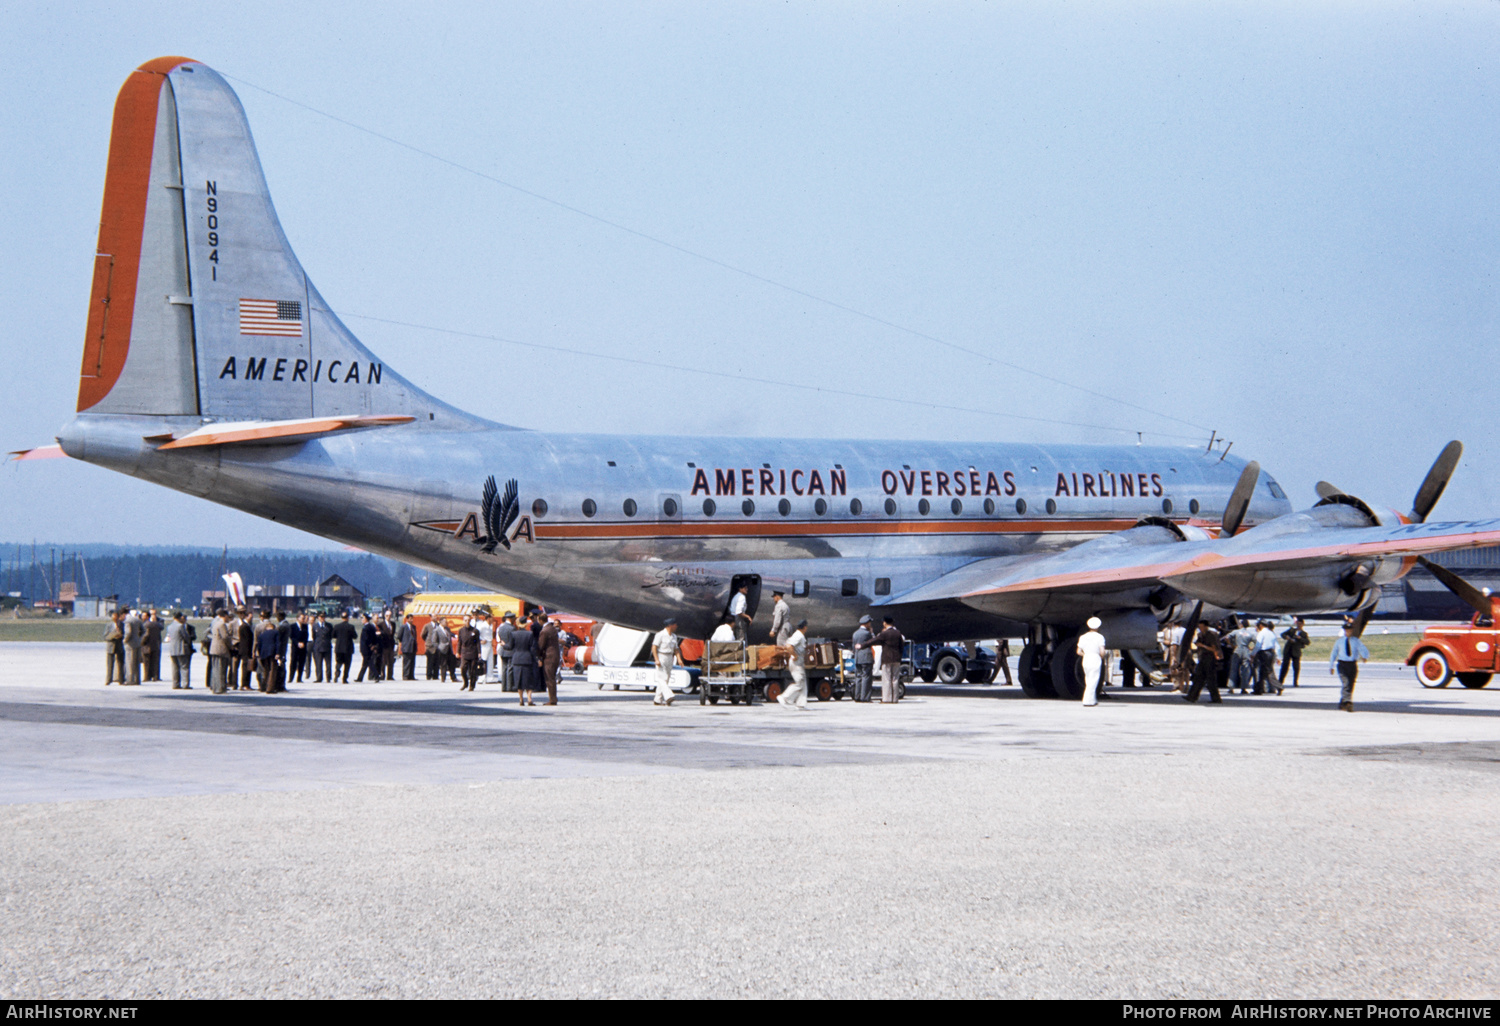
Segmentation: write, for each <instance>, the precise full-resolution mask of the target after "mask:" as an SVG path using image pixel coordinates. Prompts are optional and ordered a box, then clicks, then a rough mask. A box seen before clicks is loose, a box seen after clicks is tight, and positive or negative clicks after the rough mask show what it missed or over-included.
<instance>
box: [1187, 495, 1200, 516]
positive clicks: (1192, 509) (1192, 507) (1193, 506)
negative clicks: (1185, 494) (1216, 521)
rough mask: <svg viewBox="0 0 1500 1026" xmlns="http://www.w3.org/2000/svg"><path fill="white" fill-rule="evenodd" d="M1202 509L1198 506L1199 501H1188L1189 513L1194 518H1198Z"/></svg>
mask: <svg viewBox="0 0 1500 1026" xmlns="http://www.w3.org/2000/svg"><path fill="white" fill-rule="evenodd" d="M1202 508H1203V507H1201V506H1199V505H1198V500H1197V499H1189V500H1188V512H1189V513H1191V514H1193V516H1197V515H1198V510H1200V509H1202Z"/></svg>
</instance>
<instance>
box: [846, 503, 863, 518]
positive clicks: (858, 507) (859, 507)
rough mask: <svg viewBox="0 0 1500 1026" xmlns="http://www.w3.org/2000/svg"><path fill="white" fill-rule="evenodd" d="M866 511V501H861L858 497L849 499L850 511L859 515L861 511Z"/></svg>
mask: <svg viewBox="0 0 1500 1026" xmlns="http://www.w3.org/2000/svg"><path fill="white" fill-rule="evenodd" d="M864 511H865V504H864V503H862V502H860V501H859V500H858V499H850V500H849V512H850V514H851V515H853V516H856V517H857V516H859V515H860V514H861V513H863V512H864Z"/></svg>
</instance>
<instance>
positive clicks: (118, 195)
mask: <svg viewBox="0 0 1500 1026" xmlns="http://www.w3.org/2000/svg"><path fill="white" fill-rule="evenodd" d="M188 61H189V59H188V58H187V57H158V58H156V59H155V60H151V61H147V62H146V63H145V64H142V65H141V66H140V67H139V68H137V69H136V70H135V71H132V72H131V73H130V77H129V78H127V79H126V80H125V84H124V85H123V86H121V87H120V94H119V96H117V97H116V98H115V113H114V122H113V125H112V126H111V128H110V134H109V163H108V164H107V165H106V169H105V172H104V204H103V207H102V209H101V210H100V212H99V242H98V245H96V246H95V247H94V253H95V256H94V282H93V287H92V289H91V291H90V295H89V314H88V328H87V330H86V332H85V335H84V343H83V366H82V368H81V370H80V372H79V379H78V411H79V412H80V413H82V412H83V411H84V410H87V409H88V408H89V407H91V406H96V405H98V403H99V402H100V401H101V400H102V399H103V398H104V397H105V396H107V395H109V392H110V389H112V388H114V387H115V382H116V381H118V380H119V379H120V372H121V371H122V370H124V369H125V357H126V354H128V353H129V351H130V326H131V321H132V320H133V318H134V315H135V288H136V282H137V279H138V278H139V275H140V264H141V237H142V235H143V234H144V232H145V229H146V197H147V195H148V193H149V192H150V188H151V151H152V149H153V148H154V147H155V145H156V111H157V106H158V104H159V102H160V99H161V88H162V84H163V83H164V82H165V81H166V73H167V72H169V71H171V70H172V69H173V68H175V67H177V66H178V65H179V64H186V63H188Z"/></svg>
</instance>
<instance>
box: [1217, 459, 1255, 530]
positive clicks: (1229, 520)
mask: <svg viewBox="0 0 1500 1026" xmlns="http://www.w3.org/2000/svg"><path fill="white" fill-rule="evenodd" d="M1259 480H1260V464H1259V463H1257V462H1255V461H1254V460H1251V461H1250V462H1249V463H1246V464H1245V469H1244V470H1242V471H1240V479H1239V480H1238V481H1236V482H1235V483H1234V491H1232V492H1230V493H1229V502H1228V503H1226V504H1225V506H1224V520H1223V522H1222V524H1221V526H1220V530H1219V535H1220V536H1221V537H1230V538H1232V537H1234V534H1235V532H1236V531H1238V530H1239V529H1240V524H1241V523H1242V522H1243V521H1244V519H1245V512H1246V511H1247V510H1249V508H1250V499H1251V497H1252V496H1254V494H1255V485H1256V482H1258V481H1259Z"/></svg>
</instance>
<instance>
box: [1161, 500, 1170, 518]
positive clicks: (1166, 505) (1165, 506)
mask: <svg viewBox="0 0 1500 1026" xmlns="http://www.w3.org/2000/svg"><path fill="white" fill-rule="evenodd" d="M1161 511H1162V512H1163V513H1166V514H1168V515H1170V514H1171V512H1172V500H1171V499H1163V500H1161Z"/></svg>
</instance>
